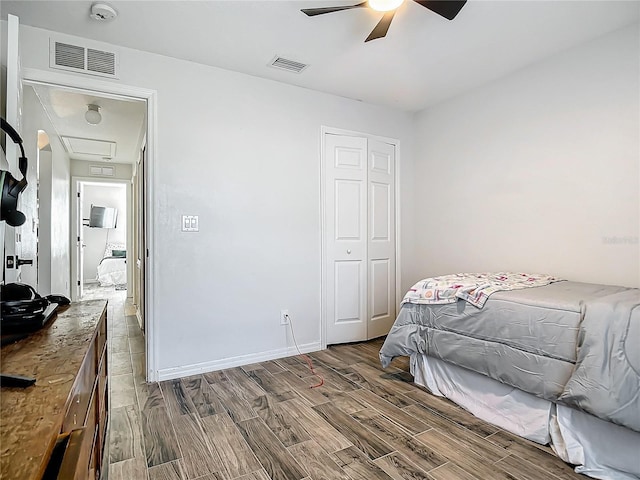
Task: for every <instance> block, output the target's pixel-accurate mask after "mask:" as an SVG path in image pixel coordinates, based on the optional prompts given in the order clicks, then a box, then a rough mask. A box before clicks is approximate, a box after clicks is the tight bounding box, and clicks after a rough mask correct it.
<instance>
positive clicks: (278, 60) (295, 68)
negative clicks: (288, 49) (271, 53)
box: [269, 56, 309, 73]
mask: <svg viewBox="0 0 640 480" xmlns="http://www.w3.org/2000/svg"><path fill="white" fill-rule="evenodd" d="M269 66H270V67H273V68H279V69H280V70H286V71H287V72H293V73H300V72H302V71H303V70H304V69H305V68H307V67H308V66H309V65H307V64H306V63H300V62H296V61H295V60H289V59H287V58H283V57H278V56H276V57H275V58H274V59H273V60H271V63H270V64H269Z"/></svg>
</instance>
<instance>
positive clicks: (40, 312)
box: [0, 283, 69, 334]
mask: <svg viewBox="0 0 640 480" xmlns="http://www.w3.org/2000/svg"><path fill="white" fill-rule="evenodd" d="M61 304H65V305H68V304H69V299H67V298H66V297H63V296H61V295H49V296H48V297H42V296H40V295H39V294H38V292H36V291H35V289H34V288H33V287H32V286H31V285H26V284H24V283H7V284H6V285H0V329H1V331H2V333H3V334H5V333H28V332H34V331H36V330H38V329H39V328H42V327H43V326H44V324H45V323H46V322H47V321H48V320H49V319H50V318H51V316H52V315H53V313H54V312H55V310H56V308H57V307H58V305H61Z"/></svg>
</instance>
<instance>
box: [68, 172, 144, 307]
mask: <svg viewBox="0 0 640 480" xmlns="http://www.w3.org/2000/svg"><path fill="white" fill-rule="evenodd" d="M72 186H73V188H74V192H75V194H74V195H73V197H72V198H73V199H75V202H74V205H73V207H75V208H72V224H73V225H74V229H73V231H72V238H77V239H78V240H77V242H76V244H75V249H74V251H73V254H72V265H74V267H73V268H72V275H75V277H74V283H75V285H74V287H75V289H74V299H75V300H83V299H85V295H84V292H85V289H86V288H91V290H92V291H93V292H92V296H93V297H95V296H96V293H97V291H100V289H102V290H103V291H104V292H105V293H106V292H107V291H108V290H113V289H115V290H116V291H118V290H120V291H122V290H126V291H127V297H131V296H132V292H133V289H132V285H133V278H132V269H131V268H130V267H129V263H130V262H129V261H128V259H127V253H129V256H130V254H131V253H130V252H131V251H132V241H131V238H132V232H131V230H132V222H131V212H132V211H133V206H132V202H131V182H130V181H123V180H108V179H102V180H100V181H97V180H94V179H88V178H80V177H73V179H72Z"/></svg>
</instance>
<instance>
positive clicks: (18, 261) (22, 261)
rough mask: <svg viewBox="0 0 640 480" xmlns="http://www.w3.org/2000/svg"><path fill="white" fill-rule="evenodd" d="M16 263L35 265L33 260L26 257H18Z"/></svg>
mask: <svg viewBox="0 0 640 480" xmlns="http://www.w3.org/2000/svg"><path fill="white" fill-rule="evenodd" d="M16 263H17V264H18V266H20V265H33V260H27V259H24V258H18V257H16Z"/></svg>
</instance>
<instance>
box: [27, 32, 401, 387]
mask: <svg viewBox="0 0 640 480" xmlns="http://www.w3.org/2000/svg"><path fill="white" fill-rule="evenodd" d="M21 34H22V36H21V42H22V52H23V53H22V62H23V66H24V67H27V68H38V69H42V70H47V69H48V62H49V60H48V53H49V36H50V32H47V31H45V30H41V29H36V28H30V27H26V26H22V28H21ZM56 38H58V39H62V40H66V41H70V42H78V41H82V40H80V39H77V38H73V37H67V36H62V35H56ZM83 44H84V42H83ZM94 45H95V44H94ZM98 45H100V44H98ZM103 47H104V48H105V49H113V48H116V47H113V46H109V45H103ZM119 52H120V69H119V76H120V80H119V81H120V82H122V83H124V84H128V85H134V86H139V87H145V88H150V89H154V90H157V92H158V97H157V98H158V117H157V126H158V152H157V158H156V159H155V163H153V164H151V165H150V167H149V168H151V169H153V172H154V180H155V182H154V185H152V189H153V196H154V198H155V204H154V209H155V225H154V230H155V240H156V246H155V250H154V251H152V252H151V261H152V262H153V263H154V266H155V278H154V279H153V282H155V286H156V290H155V295H156V302H157V303H156V310H155V315H156V319H155V323H156V328H157V329H158V337H157V338H158V344H157V348H158V352H159V367H160V369H161V370H162V374H163V375H165V376H171V375H176V374H179V373H180V372H184V371H185V369H184V367H187V366H192V367H193V368H212V367H216V366H221V365H223V364H224V363H225V362H229V361H232V360H233V359H234V358H235V359H236V360H238V358H239V357H240V356H243V355H249V356H251V355H253V356H260V355H272V354H277V353H278V352H281V351H282V350H283V349H286V348H290V347H292V346H293V344H292V342H291V337H290V335H288V334H287V330H286V328H284V327H281V326H280V324H279V323H280V321H279V315H280V309H281V308H283V307H284V308H288V309H289V312H290V314H291V316H292V319H293V321H294V322H295V323H294V324H295V328H296V337H297V340H298V342H299V343H300V344H302V345H317V343H318V342H319V341H320V205H319V195H320V193H319V190H320V188H319V185H320V175H319V171H320V170H319V165H320V160H319V152H320V127H321V125H328V126H332V127H337V128H344V129H349V130H357V131H362V132H367V133H371V134H377V135H384V136H387V137H392V138H397V139H399V140H400V142H401V159H400V165H401V166H400V176H401V179H402V182H403V183H402V185H401V189H400V191H401V192H402V198H401V203H403V204H406V205H408V207H407V208H405V210H403V220H404V224H407V223H408V222H409V219H410V218H411V212H410V202H409V200H411V191H412V189H411V184H410V179H411V168H410V166H411V159H412V155H411V141H410V140H411V120H412V117H411V116H410V115H409V114H406V113H403V112H398V111H394V110H391V109H386V108H380V107H376V106H371V105H367V104H364V103H360V102H357V101H352V100H348V99H344V98H341V97H335V96H331V95H327V94H323V93H318V92H314V91H310V90H306V89H302V88H298V87H292V86H288V85H284V84H279V83H276V82H272V81H269V80H264V79H260V78H256V77H251V76H247V75H243V74H239V73H234V72H229V71H225V70H221V69H216V68H212V67H208V66H203V65H198V64H194V63H190V62H185V61H180V60H176V59H173V58H168V57H162V56H158V55H152V54H148V53H143V52H139V51H135V50H129V49H119ZM182 214H194V215H199V216H200V232H199V233H182V232H181V231H180V216H181V215H182ZM403 238H404V237H403ZM403 248H404V245H403ZM410 257H411V256H410V255H407V256H405V257H403V258H405V259H410ZM407 261H408V260H407ZM405 284H406V282H405ZM405 287H406V285H405ZM245 358H247V357H245ZM230 359H231V360H230ZM180 369H181V370H180Z"/></svg>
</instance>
